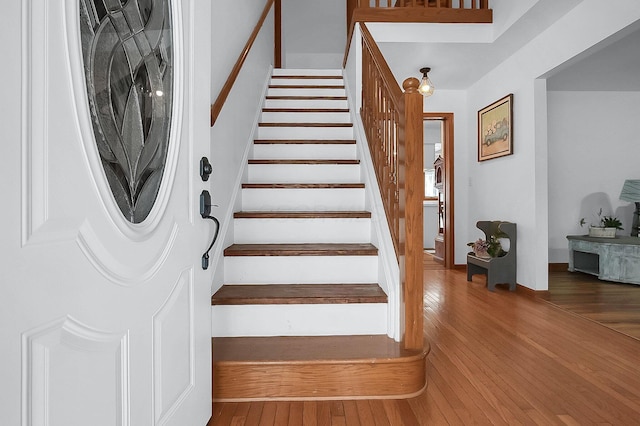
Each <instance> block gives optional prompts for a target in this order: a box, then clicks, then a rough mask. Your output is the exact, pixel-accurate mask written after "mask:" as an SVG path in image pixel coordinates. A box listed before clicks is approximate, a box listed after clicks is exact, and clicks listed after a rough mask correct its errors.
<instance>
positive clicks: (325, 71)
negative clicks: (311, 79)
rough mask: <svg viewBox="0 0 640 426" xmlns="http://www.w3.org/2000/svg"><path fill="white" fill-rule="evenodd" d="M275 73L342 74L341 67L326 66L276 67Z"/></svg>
mask: <svg viewBox="0 0 640 426" xmlns="http://www.w3.org/2000/svg"><path fill="white" fill-rule="evenodd" d="M273 75H337V76H342V70H341V69H325V68H317V69H316V68H313V69H312V68H274V69H273Z"/></svg>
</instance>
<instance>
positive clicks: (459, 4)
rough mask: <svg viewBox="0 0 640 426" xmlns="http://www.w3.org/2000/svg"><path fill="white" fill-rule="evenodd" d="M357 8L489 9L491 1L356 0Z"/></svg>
mask: <svg viewBox="0 0 640 426" xmlns="http://www.w3.org/2000/svg"><path fill="white" fill-rule="evenodd" d="M355 1H356V7H363V8H391V7H427V8H429V7H435V8H440V7H443V8H455V9H489V0H458V1H455V2H454V1H453V0H427V1H425V0H395V1H394V0H373V1H371V0H355Z"/></svg>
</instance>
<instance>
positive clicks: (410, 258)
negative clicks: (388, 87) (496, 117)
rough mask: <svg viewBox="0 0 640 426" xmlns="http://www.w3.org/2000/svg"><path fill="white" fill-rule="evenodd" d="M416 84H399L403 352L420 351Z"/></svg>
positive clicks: (420, 186)
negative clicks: (401, 104)
mask: <svg viewBox="0 0 640 426" xmlns="http://www.w3.org/2000/svg"><path fill="white" fill-rule="evenodd" d="M419 84H420V82H419V81H418V79H417V78H414V77H410V78H407V79H406V80H405V81H404V82H403V83H402V88H403V89H404V123H401V125H403V127H404V155H403V157H404V163H405V164H404V169H405V176H404V179H402V181H401V182H402V186H403V188H402V189H401V190H402V191H403V192H404V194H403V195H401V197H402V198H403V199H404V200H401V201H400V202H401V204H404V209H402V208H401V209H400V210H401V211H402V210H404V217H403V218H402V219H404V220H403V221H404V229H403V231H401V234H404V240H405V241H404V274H403V272H402V270H401V272H400V273H401V274H403V276H402V277H401V280H402V284H403V299H404V304H405V335H404V346H405V348H406V349H422V348H423V346H424V337H423V333H424V330H423V322H424V317H423V316H424V312H423V303H424V302H423V294H422V293H423V290H422V289H423V283H422V274H423V263H422V258H423V252H424V247H423V246H424V242H423V239H424V237H423V218H422V216H423V207H422V202H423V200H424V172H423V162H424V159H423V143H424V141H423V136H422V132H423V123H422V105H423V103H422V102H423V97H422V95H421V94H420V92H418V86H419Z"/></svg>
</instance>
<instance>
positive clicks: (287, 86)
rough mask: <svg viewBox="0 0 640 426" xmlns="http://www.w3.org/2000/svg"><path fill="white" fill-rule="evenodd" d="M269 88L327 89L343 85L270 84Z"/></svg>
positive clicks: (334, 88)
mask: <svg viewBox="0 0 640 426" xmlns="http://www.w3.org/2000/svg"><path fill="white" fill-rule="evenodd" d="M269 89H303V90H304V89H314V90H315V89H319V90H322V89H329V90H343V89H344V85H329V84H327V85H322V84H270V85H269Z"/></svg>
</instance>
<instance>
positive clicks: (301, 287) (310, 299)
mask: <svg viewBox="0 0 640 426" xmlns="http://www.w3.org/2000/svg"><path fill="white" fill-rule="evenodd" d="M387 302H388V299H387V295H386V294H385V293H384V291H382V289H381V288H380V286H379V285H378V284H231V285H229V284H225V285H223V286H222V287H221V288H220V289H219V290H218V291H217V292H216V293H215V294H214V295H213V296H211V304H212V305H310V304H331V305H335V304H359V303H387Z"/></svg>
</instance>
